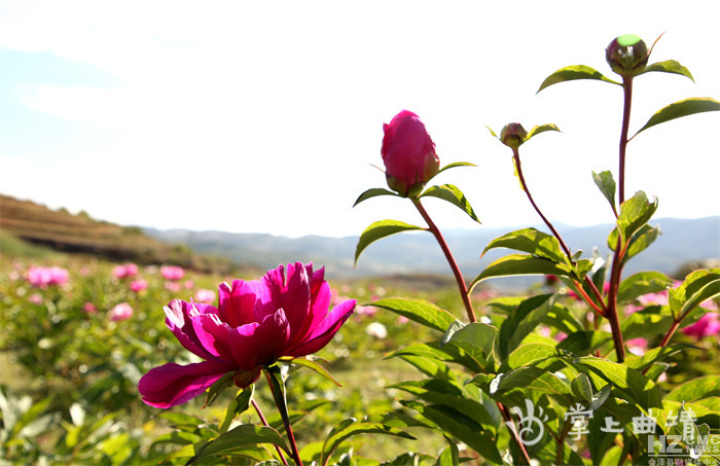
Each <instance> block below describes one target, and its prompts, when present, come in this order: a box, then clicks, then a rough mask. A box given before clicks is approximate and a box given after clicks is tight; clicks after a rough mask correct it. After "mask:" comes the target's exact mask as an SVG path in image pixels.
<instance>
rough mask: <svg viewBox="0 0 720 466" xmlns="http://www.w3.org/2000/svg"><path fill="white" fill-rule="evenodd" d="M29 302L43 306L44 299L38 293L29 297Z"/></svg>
mask: <svg viewBox="0 0 720 466" xmlns="http://www.w3.org/2000/svg"><path fill="white" fill-rule="evenodd" d="M28 301H30V302H31V303H33V304H42V303H43V297H42V296H40V295H39V294H37V293H33V294H31V295H30V296H28Z"/></svg>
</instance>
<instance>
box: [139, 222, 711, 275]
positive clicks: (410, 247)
mask: <svg viewBox="0 0 720 466" xmlns="http://www.w3.org/2000/svg"><path fill="white" fill-rule="evenodd" d="M651 224H652V225H659V226H660V229H661V231H662V235H660V237H659V238H658V239H657V240H656V241H655V243H654V244H653V245H652V246H651V247H650V248H649V249H648V250H646V251H645V252H643V253H642V254H640V255H638V256H637V257H635V258H634V259H633V260H632V261H630V262H629V264H628V266H627V267H626V274H628V273H634V272H638V271H641V270H660V271H661V272H663V273H666V274H668V275H676V274H677V273H678V272H679V270H680V269H681V268H682V267H685V266H686V265H687V264H688V263H689V262H693V261H704V260H706V259H714V260H717V259H718V258H720V228H719V227H720V217H707V218H701V219H691V220H685V219H672V218H665V219H657V220H653V221H651ZM535 227H536V228H538V229H540V230H544V228H542V227H540V226H539V225H535ZM558 229H559V230H560V232H561V234H562V235H563V237H564V238H565V240H566V242H567V243H568V244H569V245H570V247H571V248H573V251H577V250H578V249H582V250H583V251H584V253H583V257H590V256H591V255H592V251H593V248H594V247H597V248H598V251H599V252H600V253H601V254H603V256H606V255H607V254H608V253H609V252H610V251H609V248H608V247H607V245H606V241H607V235H608V233H609V232H610V231H611V230H612V226H611V225H595V226H591V227H582V228H579V227H570V226H566V225H558ZM145 231H146V232H147V233H148V234H149V235H151V236H153V237H156V238H159V239H163V240H166V241H173V242H182V243H184V244H187V245H188V246H190V247H192V248H193V249H194V250H196V251H199V252H205V253H214V254H217V253H220V252H222V253H223V254H224V255H225V257H227V258H229V259H231V260H243V261H245V262H248V263H252V264H255V265H257V266H258V267H261V268H270V267H275V266H277V264H279V263H283V262H288V261H293V260H303V261H313V262H315V263H318V264H323V265H325V266H327V268H328V270H332V274H333V275H335V276H338V277H343V278H351V277H359V276H370V275H392V274H409V273H435V274H448V275H449V274H450V269H449V267H448V266H447V263H446V262H445V258H444V257H443V255H442V253H441V251H440V248H439V247H438V246H437V244H436V243H435V240H434V238H433V237H432V236H431V235H429V234H426V233H404V234H399V235H395V236H390V237H388V238H384V239H382V240H380V241H378V242H376V243H373V244H372V245H371V246H370V247H368V248H367V249H366V250H365V251H364V252H363V254H362V256H361V257H360V259H359V261H358V264H357V267H355V268H353V258H354V254H355V246H356V244H357V237H356V236H350V237H343V238H328V237H322V236H304V237H301V238H286V237H278V236H272V235H267V234H241V233H240V234H239V233H227V232H220V231H202V232H199V231H188V230H165V231H160V230H155V229H152V228H146V229H145ZM508 231H510V229H488V228H484V227H478V228H476V229H473V230H449V231H447V232H445V236H446V238H447V241H448V243H449V245H450V248H451V249H452V250H453V253H454V254H455V256H456V259H457V261H458V264H459V265H460V268H461V269H462V270H463V272H464V273H465V274H466V275H467V276H468V277H469V278H472V277H474V276H476V275H477V274H479V273H480V272H481V271H482V269H483V268H484V267H486V266H487V264H489V263H490V262H491V261H493V260H495V259H497V258H498V257H501V256H503V255H505V254H507V253H508V251H505V250H493V251H490V252H489V253H488V254H487V255H486V256H485V257H483V258H482V259H480V254H481V252H482V250H483V249H484V248H485V246H486V245H487V244H488V243H489V242H490V241H491V240H492V239H493V238H495V237H497V236H500V235H502V234H504V233H507V232H508ZM512 280H514V282H513V283H515V284H517V286H524V285H525V284H527V283H528V279H524V278H523V279H517V280H516V279H512ZM492 283H493V284H505V285H507V284H508V283H510V282H508V281H502V280H496V281H493V282H492Z"/></svg>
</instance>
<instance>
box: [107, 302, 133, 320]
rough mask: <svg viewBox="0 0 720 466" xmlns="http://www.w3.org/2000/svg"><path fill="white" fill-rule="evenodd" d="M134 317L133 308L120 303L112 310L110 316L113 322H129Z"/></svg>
mask: <svg viewBox="0 0 720 466" xmlns="http://www.w3.org/2000/svg"><path fill="white" fill-rule="evenodd" d="M132 315H133V310H132V307H130V305H129V304H128V303H120V304H118V305H117V306H115V307H114V308H112V309H110V312H109V313H108V316H109V317H110V320H112V321H113V322H117V321H120V320H127V319H129V318H130V317H132Z"/></svg>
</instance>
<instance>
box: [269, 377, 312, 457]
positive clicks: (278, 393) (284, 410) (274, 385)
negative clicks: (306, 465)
mask: <svg viewBox="0 0 720 466" xmlns="http://www.w3.org/2000/svg"><path fill="white" fill-rule="evenodd" d="M263 373H264V374H265V378H266V379H267V381H268V384H270V389H271V391H272V395H273V399H274V400H275V404H276V405H277V407H278V411H280V417H281V418H282V421H283V425H284V426H285V432H286V433H287V436H288V440H289V441H290V449H291V450H292V456H293V460H294V461H295V464H296V465H297V466H302V464H303V463H302V461H301V460H300V452H299V451H298V447H297V443H296V442H295V435H294V434H293V430H292V426H291V425H290V414H289V412H288V407H287V398H286V396H285V381H284V380H283V376H282V372H281V369H280V367H279V366H278V365H273V366H270V367H267V368H265V369H264V370H263Z"/></svg>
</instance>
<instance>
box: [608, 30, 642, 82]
mask: <svg viewBox="0 0 720 466" xmlns="http://www.w3.org/2000/svg"><path fill="white" fill-rule="evenodd" d="M605 56H606V59H607V62H608V64H609V65H610V68H612V70H613V71H614V72H616V73H617V74H620V75H623V76H626V75H630V76H635V75H637V74H640V73H641V72H642V71H643V70H644V69H645V66H646V65H647V62H648V58H649V57H650V53H649V52H648V48H647V45H646V44H645V42H644V41H643V40H642V39H641V38H639V37H638V36H636V35H635V34H625V35H623V36H620V37H616V38H615V39H614V40H613V41H612V42H610V45H608V47H607V49H606V50H605Z"/></svg>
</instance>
